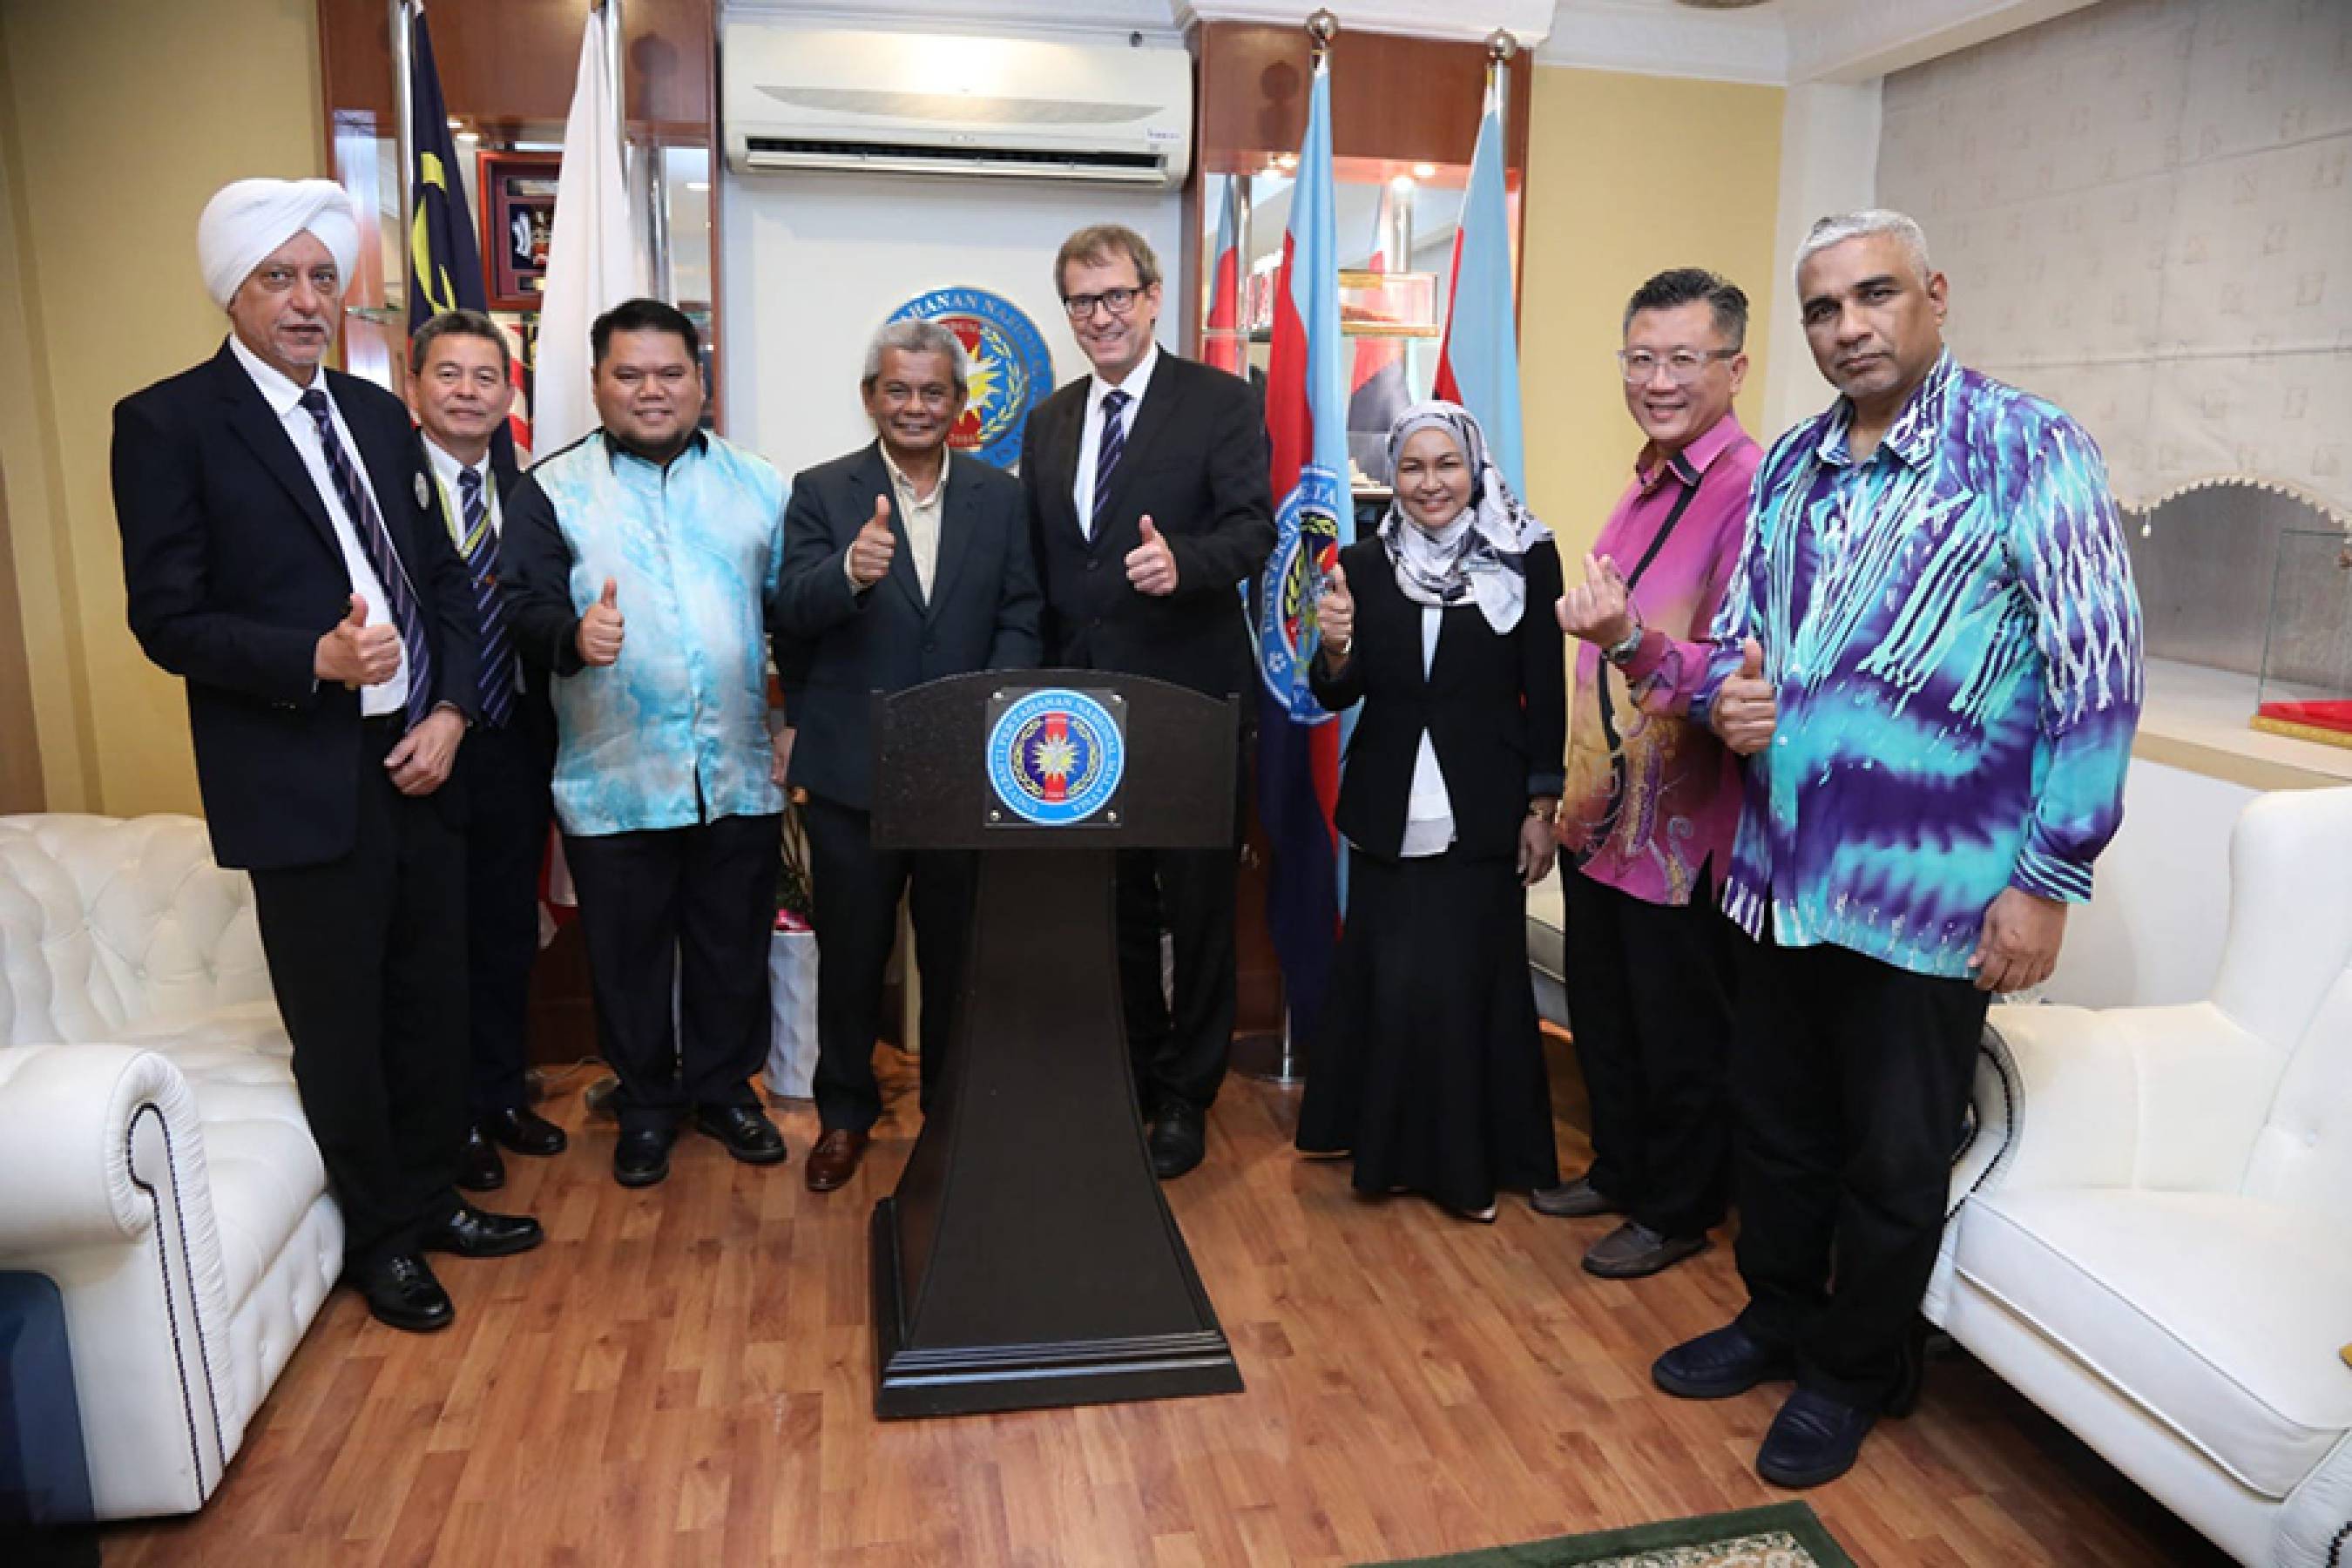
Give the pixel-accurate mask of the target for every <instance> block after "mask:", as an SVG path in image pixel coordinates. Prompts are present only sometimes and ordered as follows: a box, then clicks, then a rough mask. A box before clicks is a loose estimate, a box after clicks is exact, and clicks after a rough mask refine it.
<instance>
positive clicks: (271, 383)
mask: <svg viewBox="0 0 2352 1568" xmlns="http://www.w3.org/2000/svg"><path fill="white" fill-rule="evenodd" d="M228 346H229V352H230V353H233V354H235V355H236V362H237V363H239V364H241V365H243V366H245V372H246V374H247V375H250V376H251V377H253V384H254V385H255V386H257V387H258V388H259V389H260V390H261V398H262V401H263V402H265V403H267V404H268V405H269V411H270V412H271V413H272V414H275V415H277V416H278V424H279V426H282V427H283V428H284V429H285V431H286V434H287V437H288V438H289V439H290V440H291V441H292V442H293V443H294V450H295V451H297V452H298V453H299V454H301V458H302V466H303V467H304V468H307V469H309V470H310V487H311V488H312V489H315V490H317V491H318V492H319V500H320V504H321V505H323V506H324V507H325V508H326V509H327V521H329V522H330V523H331V524H332V525H333V526H334V530H335V542H336V543H337V544H339V545H341V547H342V551H343V566H344V569H345V571H346V572H348V573H349V574H350V576H351V580H352V593H354V594H357V595H359V596H360V597H361V598H362V599H364V600H365V601H367V618H368V625H370V626H389V625H393V624H394V622H393V619H392V601H391V600H390V599H389V598H387V597H385V596H384V592H383V584H382V583H381V582H379V581H377V580H376V574H375V568H374V567H373V565H371V564H369V563H368V558H367V551H366V550H365V549H364V548H362V545H361V543H360V532H359V523H358V521H357V520H356V519H354V518H352V517H351V516H349V515H347V514H346V513H345V512H344V510H343V503H342V501H341V500H340V499H339V498H338V497H337V496H336V494H335V479H334V475H332V474H331V473H330V472H329V471H328V469H327V451H326V448H325V447H321V446H320V445H319V426H317V425H316V424H314V423H312V421H311V418H310V410H309V409H307V408H305V407H303V406H302V394H303V393H304V392H306V391H308V390H309V388H307V387H301V386H297V385H295V384H293V383H292V382H290V381H289V380H287V379H286V377H285V376H284V375H283V374H280V373H279V372H278V370H277V369H276V368H275V367H273V366H271V365H269V364H268V363H265V362H264V361H263V360H262V358H261V356H260V355H259V354H257V353H254V352H253V351H252V350H251V349H249V348H247V347H246V346H245V344H244V343H242V342H238V341H237V338H236V334H235V333H231V334H230V335H229V340H228ZM312 374H313V376H314V381H315V384H316V385H318V386H319V387H320V389H321V390H324V389H325V388H326V384H327V381H326V374H325V373H324V372H323V371H319V372H313V373H312ZM327 413H328V416H329V417H330V418H331V420H332V421H333V422H334V426H335V434H336V435H337V436H338V437H341V439H342V443H343V455H344V456H345V457H346V458H349V459H350V460H351V464H352V468H354V469H356V470H357V471H358V473H359V476H360V482H361V483H362V484H367V483H370V482H372V481H371V480H370V479H369V476H368V470H367V464H366V462H365V460H363V459H362V458H361V457H360V444H359V443H358V442H357V441H354V440H353V439H352V428H351V426H349V425H346V424H345V423H343V411H342V409H341V407H339V406H338V405H336V403H335V395H334V394H333V393H332V392H331V391H330V392H328V393H327ZM376 505H377V506H379V507H381V506H382V505H383V498H382V497H378V498H377V499H376ZM413 596H414V595H412V597H413ZM420 608H421V606H420ZM325 630H327V628H326V627H324V626H321V627H320V631H321V632H324V631H325ZM407 707H408V646H407V644H406V643H405V642H402V643H401V644H400V667H399V668H397V669H395V670H394V671H393V673H392V679H390V680H387V681H385V682H383V684H382V685H380V686H362V687H361V688H360V711H361V712H362V713H363V714H365V715H366V716H367V717H369V718H371V719H373V718H377V717H380V716H381V715H383V714H386V713H398V712H402V711H404V710H405V709H406V708H407Z"/></svg>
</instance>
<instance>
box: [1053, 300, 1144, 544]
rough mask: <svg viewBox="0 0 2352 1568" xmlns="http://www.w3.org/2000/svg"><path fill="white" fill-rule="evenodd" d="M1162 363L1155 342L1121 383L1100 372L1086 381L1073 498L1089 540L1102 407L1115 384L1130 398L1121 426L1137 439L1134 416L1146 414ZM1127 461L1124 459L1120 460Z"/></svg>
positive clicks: (1121, 415)
mask: <svg viewBox="0 0 2352 1568" xmlns="http://www.w3.org/2000/svg"><path fill="white" fill-rule="evenodd" d="M1158 363H1160V345H1159V344H1158V343H1153V344H1152V345H1151V346H1150V348H1148V349H1146V350H1144V351H1143V358H1142V360H1141V361H1140V362H1139V363H1137V365H1136V367H1135V368H1134V369H1133V370H1131V371H1129V372H1128V373H1127V379H1126V380H1125V381H1122V382H1118V383H1116V385H1117V386H1118V389H1119V390H1120V391H1122V392H1124V393H1126V394H1127V395H1128V399H1129V401H1128V405H1127V406H1126V407H1125V408H1122V409H1120V410H1119V415H1118V425H1119V428H1120V429H1121V430H1124V431H1125V432H1126V433H1127V437H1128V439H1129V441H1132V440H1133V439H1134V438H1135V416H1137V415H1138V414H1139V413H1141V412H1142V411H1143V395H1144V393H1145V392H1146V391H1147V390H1148V389H1149V388H1150V385H1151V367H1152V366H1153V365H1156V364H1158ZM1113 385H1114V383H1111V382H1108V381H1105V380H1104V379H1103V378H1102V376H1101V374H1099V373H1097V374H1094V375H1091V376H1089V377H1087V417H1086V423H1085V425H1084V426H1082V427H1081V428H1080V429H1079V431H1078V477H1077V480H1076V484H1075V485H1074V486H1073V488H1072V489H1071V491H1070V497H1071V499H1072V500H1075V501H1076V503H1077V507H1078V531H1079V532H1080V533H1083V534H1085V535H1086V536H1087V538H1088V539H1092V538H1093V537H1094V536H1095V462H1096V459H1097V458H1099V457H1100V456H1101V454H1102V405H1103V399H1104V398H1106V397H1108V396H1109V395H1110V393H1111V388H1112V386H1113ZM1121 460H1122V461H1124V460H1125V459H1124V458H1122V459H1121Z"/></svg>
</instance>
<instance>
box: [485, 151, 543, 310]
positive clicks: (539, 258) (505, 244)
mask: <svg viewBox="0 0 2352 1568" xmlns="http://www.w3.org/2000/svg"><path fill="white" fill-rule="evenodd" d="M477 158H478V169H477V171H476V174H475V176H474V188H475V189H476V190H478V191H479V192H480V193H481V209H482V270H483V272H484V273H486V274H487V275H488V276H487V279H486V281H487V282H488V285H489V295H490V309H491V310H538V309H539V300H540V296H541V293H543V292H544V291H545V290H546V288H547V240H548V236H549V235H551V233H553V232H554V229H555V186H556V180H557V177H558V175H559V174H561V173H562V167H563V155H562V153H505V152H494V151H492V150H490V149H488V148H484V149H483V150H482V151H481V152H480V153H478V154H477Z"/></svg>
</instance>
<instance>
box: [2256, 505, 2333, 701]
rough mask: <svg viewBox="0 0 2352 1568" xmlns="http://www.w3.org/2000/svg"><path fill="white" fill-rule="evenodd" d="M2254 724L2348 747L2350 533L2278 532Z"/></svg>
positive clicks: (2327, 530) (2320, 531)
mask: <svg viewBox="0 0 2352 1568" xmlns="http://www.w3.org/2000/svg"><path fill="white" fill-rule="evenodd" d="M2255 703H2256V706H2255V709H2254V717H2253V727H2254V728H2255V729H2257V730H2263V731H2269V732H2270V733H2272V734H2276V735H2292V736H2294V737H2295V738H2296V739H2297V740H2303V741H2317V742H2322V743H2323V744H2326V745H2331V746H2344V747H2352V534H2347V533H2345V532H2343V531H2339V530H2336V529H2326V528H2294V529H2289V530H2287V531H2285V532H2284V533H2283V534H2281V535H2280V536H2279V550H2278V562H2277V564H2276V565H2275V566H2274V567H2273V572H2272V578H2271V602H2270V614H2269V616H2268V618H2267V620H2266V622H2265V623H2264V634H2263V668H2262V685H2261V687H2260V689H2259V691H2258V693H2257V695H2256V698H2255Z"/></svg>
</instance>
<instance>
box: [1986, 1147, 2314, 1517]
mask: <svg viewBox="0 0 2352 1568" xmlns="http://www.w3.org/2000/svg"><path fill="white" fill-rule="evenodd" d="M1958 1223H1959V1232H1958V1248H1957V1259H1956V1260H1957V1265H1958V1269H1959V1272H1960V1274H1961V1276H1962V1277H1963V1278H1964V1279H1968V1280H1969V1282H1970V1283H1971V1284H1973V1285H1975V1286H1976V1287H1977V1288H1978V1289H1981V1290H1983V1291H1985V1292H1986V1293H1987V1294H1989V1295H1990V1296H1992V1297H1993V1298H1995V1299H1996V1300H1999V1301H2000V1302H2001V1303H2002V1304H2003V1305H2005V1306H2007V1307H2008V1308H2009V1309H2010V1310H2011V1311H2013V1312H2015V1313H2017V1314H2018V1315H2019V1316H2020V1317H2021V1318H2023V1319H2024V1320H2025V1321H2028V1322H2030V1323H2032V1325H2033V1326H2034V1327H2035V1328H2036V1329H2038V1330H2039V1331H2041V1332H2042V1333H2043V1334H2046V1335H2047V1336H2049V1338H2051V1339H2052V1340H2053V1341H2055V1342H2057V1343H2058V1344H2059V1345H2061V1346H2063V1348H2064V1349H2065V1350H2066V1351H2068V1352H2070V1353H2071V1354H2073V1355H2074V1357H2075V1358H2076V1359H2077V1360H2079V1361H2081V1362H2082V1363H2084V1365H2085V1366H2087V1367H2089V1368H2090V1369H2091V1370H2092V1371H2093V1372H2094V1373H2097V1374H2098V1375H2099V1376H2100V1377H2102V1378H2104V1379H2105V1381H2106V1382H2107V1383H2108V1384H2110V1385H2111V1386H2112V1387H2113V1388H2115V1389H2116V1392H2118V1393H2119V1394H2123V1395H2124V1396H2125V1397H2126V1398H2127V1399H2130V1400H2132V1401H2133V1402H2134V1403H2136V1404H2137V1405H2140V1406H2141V1407H2142V1408H2143V1409H2145V1410H2147V1412H2148V1413H2149V1414H2150V1415H2153V1416H2155V1417H2156V1418H2157V1419H2158V1420H2159V1421H2161V1422H2163V1423H2164V1424H2165V1425H2166V1426H2169V1427H2171V1428H2172V1429H2173V1430H2174V1431H2175V1432H2177V1433H2179V1435H2180V1436H2181V1437H2182V1438H2183V1439H2184V1440H2185V1441H2187V1442H2188V1443H2189V1444H2190V1445H2191V1446H2193V1447H2196V1448H2197V1449H2199V1450H2200V1451H2201V1452H2202V1453H2203V1454H2204V1455H2205V1456H2206V1457H2207V1458H2210V1459H2211V1460H2212V1461H2213V1462H2214V1463H2215V1464H2216V1465H2218V1466H2220V1467H2221V1468H2222V1469H2223V1470H2225V1471H2227V1472H2228V1473H2229V1474H2230V1475H2231V1476H2233V1477H2235V1478H2236V1479H2238V1480H2239V1481H2240V1482H2241V1483H2242V1484H2243V1485H2245V1486H2247V1487H2249V1488H2251V1489H2252V1490H2254V1491H2255V1492H2257V1493H2259V1494H2261V1495H2263V1496H2264V1497H2268V1498H2284V1497H2285V1496H2286V1495H2287V1494H2288V1493H2289V1492H2291V1491H2293V1490H2294V1488H2295V1486H2296V1484H2297V1483H2299V1482H2300V1481H2301V1480H2302V1479H2304V1477H2305V1476H2306V1475H2308V1474H2309V1473H2310V1472H2311V1469H2312V1468H2313V1467H2314V1466H2315V1465H2316V1464H2318V1462H2319V1461H2320V1460H2321V1459H2322V1458H2326V1455H2327V1453H2328V1451H2329V1450H2330V1449H2331V1448H2333V1447H2335V1446H2336V1443H2337V1442H2338V1441H2340V1440H2341V1439H2342V1438H2343V1436H2344V1435H2345V1433H2346V1432H2347V1430H2352V1369H2347V1367H2346V1366H2345V1365H2344V1364H2343V1363H2341V1362H2339V1361H2338V1360H2337V1359H2336V1347H2337V1346H2338V1345H2339V1344H2341V1343H2343V1342H2344V1341H2345V1340H2346V1339H2347V1337H2352V1234H2347V1233H2346V1232H2345V1231H2343V1230H2342V1229H2340V1228H2338V1227H2336V1226H2334V1225H2332V1224H2331V1223H2330V1222H2328V1221H2326V1220H2325V1219H2323V1218H2321V1217H2319V1216H2317V1215H2314V1214H2313V1213H2312V1212H2311V1211H2309V1210H2306V1209H2294V1208H2287V1207H2283V1206H2280V1205H2273V1204H2264V1203H2258V1202H2256V1201H2254V1200H2252V1199H2249V1198H2242V1197H2237V1196H2234V1195H2230V1194H2211V1193H2162V1192H2140V1191H2136V1190H2132V1189H2127V1188H2042V1189H2036V1190H2028V1191H2021V1192H1995V1193H1992V1194H1988V1195H1984V1196H1979V1197H1976V1198H1971V1199H1970V1200H1969V1202H1968V1203H1967V1204H1966V1205H1963V1206H1962V1208H1961V1212H1960V1217H1959V1222H1958Z"/></svg>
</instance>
